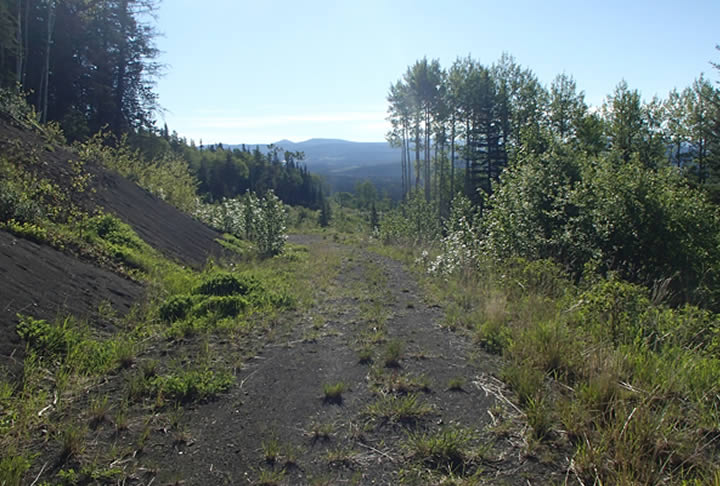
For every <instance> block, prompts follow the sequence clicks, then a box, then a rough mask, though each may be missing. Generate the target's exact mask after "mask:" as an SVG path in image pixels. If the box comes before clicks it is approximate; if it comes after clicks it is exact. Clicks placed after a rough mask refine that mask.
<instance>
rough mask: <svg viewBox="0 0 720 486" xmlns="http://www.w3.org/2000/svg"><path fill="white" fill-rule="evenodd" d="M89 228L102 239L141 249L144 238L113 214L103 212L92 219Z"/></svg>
mask: <svg viewBox="0 0 720 486" xmlns="http://www.w3.org/2000/svg"><path fill="white" fill-rule="evenodd" d="M88 223H89V228H90V230H91V231H93V232H94V233H95V234H97V236H98V237H100V238H101V239H103V240H105V241H107V242H109V243H112V244H114V245H118V246H123V247H128V248H134V249H140V248H141V247H142V240H141V239H140V238H139V237H138V236H137V235H136V234H135V232H134V231H133V229H132V228H131V227H130V226H128V225H127V224H126V223H124V222H122V221H120V219H118V218H117V217H116V216H113V215H111V214H101V215H99V216H96V217H94V218H92V219H90V221H89V222H88Z"/></svg>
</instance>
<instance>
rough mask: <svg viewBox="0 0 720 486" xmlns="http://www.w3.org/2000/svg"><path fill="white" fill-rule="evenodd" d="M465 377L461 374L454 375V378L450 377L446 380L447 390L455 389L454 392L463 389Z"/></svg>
mask: <svg viewBox="0 0 720 486" xmlns="http://www.w3.org/2000/svg"><path fill="white" fill-rule="evenodd" d="M464 386H465V378H463V377H462V376H456V377H454V378H450V381H449V382H448V390H450V391H455V392H461V391H465V390H464V388H463V387H464Z"/></svg>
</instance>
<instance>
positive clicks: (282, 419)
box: [141, 236, 560, 485]
mask: <svg viewBox="0 0 720 486" xmlns="http://www.w3.org/2000/svg"><path fill="white" fill-rule="evenodd" d="M292 241H293V242H296V243H302V244H307V245H330V246H331V247H332V248H331V249H332V251H336V252H340V253H341V254H342V256H343V263H342V269H341V271H340V272H339V274H338V276H337V278H336V281H335V282H334V289H333V290H332V291H330V292H327V293H324V294H321V295H318V300H317V303H316V307H315V309H314V310H313V311H312V312H311V313H310V314H309V315H307V316H304V317H297V318H296V322H292V323H288V325H289V326H288V329H289V331H288V332H287V333H286V334H284V335H283V336H282V337H281V338H279V339H277V340H275V341H274V342H272V343H270V344H268V345H267V346H266V347H265V348H264V349H263V350H262V351H261V352H260V353H259V354H258V355H257V356H256V357H255V358H254V359H251V360H250V361H249V362H247V364H246V366H245V368H244V369H243V370H242V371H240V372H239V374H238V381H237V384H236V385H235V386H234V387H233V389H232V390H231V391H230V392H229V393H228V394H226V395H223V396H222V397H221V399H219V400H217V401H215V402H212V403H208V404H203V405H196V406H194V407H192V408H190V409H188V410H186V411H185V413H184V416H183V418H182V421H181V425H180V429H181V430H183V434H184V437H185V439H184V440H183V441H182V443H178V441H177V440H174V439H172V438H171V437H167V438H165V439H163V438H156V439H155V442H154V443H153V446H152V447H150V448H148V452H147V454H146V456H145V457H144V458H143V459H141V462H143V463H146V466H147V468H149V469H152V470H154V471H157V473H158V478H157V479H158V480H159V481H160V484H168V483H171V482H173V481H177V480H178V479H181V480H182V481H183V483H182V484H188V485H190V484H198V485H200V484H248V483H256V482H257V481H258V479H259V478H260V477H261V472H262V471H265V472H266V473H267V472H268V471H279V470H282V469H285V471H286V474H285V479H284V481H283V482H281V483H279V484H345V483H351V484H388V485H389V484H397V483H398V482H399V481H400V480H401V479H403V478H404V480H405V481H406V482H408V483H412V484H427V483H426V482H425V481H426V480H427V479H415V480H413V479H412V475H408V461H409V460H410V455H411V452H409V450H408V449H407V447H406V444H407V441H408V437H409V434H411V433H420V432H427V433H432V432H433V431H439V430H441V429H443V428H446V427H448V426H456V427H462V428H464V429H465V430H469V431H472V434H473V436H474V443H475V445H477V446H480V447H482V448H483V450H484V451H485V452H484V454H483V458H482V460H481V461H480V462H481V464H480V466H479V467H480V469H482V471H483V472H482V476H481V477H482V478H483V481H485V480H486V481H487V483H486V484H517V485H526V484H546V483H549V482H551V481H552V480H554V479H555V480H556V479H557V477H558V476H557V475H558V474H560V473H559V472H558V471H557V468H556V466H553V465H550V464H544V463H542V462H540V461H538V460H537V459H536V458H534V457H530V456H529V455H528V454H527V453H526V450H527V449H526V447H524V444H523V437H522V431H521V429H520V427H522V423H521V420H519V417H518V416H517V413H515V411H514V410H512V409H511V407H510V406H508V404H507V403H506V402H504V401H503V400H499V399H498V396H501V394H500V395H498V394H493V393H488V392H487V390H488V389H489V388H491V387H490V386H485V385H486V384H488V383H491V382H493V379H492V378H491V375H492V373H493V372H494V371H495V370H496V362H495V359H494V358H493V357H492V356H489V355H486V354H484V353H477V352H476V350H475V349H474V347H472V346H470V345H469V343H467V342H466V341H465V340H464V339H462V338H461V337H459V336H458V335H456V334H454V333H453V332H451V331H448V330H447V329H446V328H443V327H441V326H440V323H441V320H442V317H443V313H442V310H441V309H439V308H436V307H432V306H429V305H428V304H427V303H425V301H424V299H423V296H422V293H421V291H420V289H419V288H418V285H417V284H416V283H415V280H414V278H413V276H412V275H410V274H409V273H408V272H407V271H406V270H405V269H404V268H403V266H402V265H401V264H400V263H398V262H396V261H394V260H391V259H389V258H386V257H383V256H379V255H377V254H374V253H370V252H367V251H361V250H357V249H350V248H349V247H342V246H339V245H334V244H329V243H328V242H325V241H323V240H322V239H320V238H317V237H305V236H303V237H298V236H295V237H293V238H292ZM311 254H312V251H311ZM318 264H321V262H318ZM372 266H374V267H375V268H380V269H381V271H382V274H383V276H384V277H385V284H384V288H381V289H377V290H378V291H379V292H377V293H375V294H373V293H370V294H367V293H364V292H362V291H361V289H362V287H363V285H367V271H368V268H370V267H372ZM378 295H380V296H381V297H380V298H381V300H382V302H381V304H382V306H383V309H384V310H385V311H386V315H387V316H388V318H387V321H386V323H385V326H386V329H387V334H388V339H397V340H399V341H400V342H402V343H403V345H404V349H403V352H402V357H401V359H400V364H399V366H398V367H397V368H385V367H384V366H383V364H382V360H381V358H380V356H379V354H380V353H381V352H382V349H383V348H384V346H386V343H387V341H386V342H385V343H379V344H378V345H377V346H376V351H377V352H376V353H375V363H374V364H367V363H366V364H362V363H360V360H359V358H358V353H357V349H358V339H359V337H360V334H361V333H362V332H363V330H366V329H367V322H364V321H363V318H362V315H361V308H363V306H367V305H372V304H373V303H374V302H372V299H377V298H378ZM317 322H320V323H322V325H321V327H319V328H318V326H317V324H316V323H317ZM314 323H315V325H313V324H314ZM313 331H314V332H313ZM373 367H375V368H376V369H379V370H380V372H382V373H383V374H384V375H385V376H388V377H392V376H395V377H398V376H406V377H424V379H425V382H426V383H427V388H426V389H424V390H418V391H417V392H416V393H417V399H418V400H419V401H420V402H422V403H426V404H429V405H430V406H431V407H432V411H431V412H430V413H429V414H427V416H423V417H421V418H419V419H418V420H415V421H401V422H398V423H393V422H392V421H386V420H378V419H374V418H373V417H371V416H370V415H369V414H368V413H367V407H368V405H370V404H371V403H373V402H375V401H377V400H378V399H379V398H381V395H382V394H383V392H381V391H378V390H377V389H375V391H373V386H372V384H373V381H374V380H375V378H373V372H372V369H373ZM454 378H461V379H462V380H463V382H464V385H463V386H462V389H461V390H456V391H452V390H449V389H448V384H449V382H450V380H452V379H454ZM337 382H343V383H345V384H346V385H348V388H349V389H348V391H346V392H344V393H343V394H342V399H341V400H339V401H337V402H328V401H326V400H324V399H323V385H324V384H332V383H337ZM496 382H497V381H496V380H495V381H494V382H493V383H496ZM510 421H512V422H513V423H512V424H510ZM319 424H325V425H326V426H328V427H329V430H331V431H332V432H331V433H330V436H329V437H318V434H317V430H318V428H319V427H318V425H319ZM513 431H514V432H513ZM273 445H276V446H277V449H278V450H279V452H278V458H277V459H276V460H275V461H270V460H268V459H267V457H266V456H267V454H266V452H265V451H266V450H267V449H268V448H271V447H273ZM420 470H422V468H420ZM403 471H405V472H403ZM318 481H320V482H319V483H318ZM322 481H324V482H322ZM528 481H529V482H528Z"/></svg>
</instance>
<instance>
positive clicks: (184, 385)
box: [150, 368, 235, 403]
mask: <svg viewBox="0 0 720 486" xmlns="http://www.w3.org/2000/svg"><path fill="white" fill-rule="evenodd" d="M234 382H235V377H234V376H233V375H231V374H230V373H228V372H225V371H219V372H218V371H214V370H211V369H208V368H201V369H194V370H180V371H178V372H176V373H173V374H169V375H163V376H158V377H155V378H153V379H152V380H151V381H150V386H151V390H152V391H153V392H154V393H156V394H157V395H160V396H162V397H163V398H165V399H170V400H174V401H176V402H180V403H183V402H193V401H201V400H208V399H211V398H215V397H216V396H217V395H219V394H220V393H222V392H224V391H227V390H228V389H229V388H230V386H232V384H233V383H234Z"/></svg>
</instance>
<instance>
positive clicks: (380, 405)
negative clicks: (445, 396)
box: [365, 394, 433, 424]
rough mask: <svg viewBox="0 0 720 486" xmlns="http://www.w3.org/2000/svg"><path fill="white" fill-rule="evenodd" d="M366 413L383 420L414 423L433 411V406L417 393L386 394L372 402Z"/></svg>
mask: <svg viewBox="0 0 720 486" xmlns="http://www.w3.org/2000/svg"><path fill="white" fill-rule="evenodd" d="M365 413H366V415H367V416H369V417H370V418H374V419H380V420H382V421H383V422H390V423H400V424H414V423H416V422H418V421H420V420H422V419H423V418H425V417H427V416H428V415H430V414H432V413H433V408H432V407H431V406H430V405H428V404H426V403H424V402H422V401H421V400H419V399H418V396H417V395H415V394H409V395H401V396H396V395H384V396H381V397H379V398H378V399H377V400H375V401H374V402H372V403H370V404H369V405H368V406H367V407H366V409H365Z"/></svg>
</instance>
